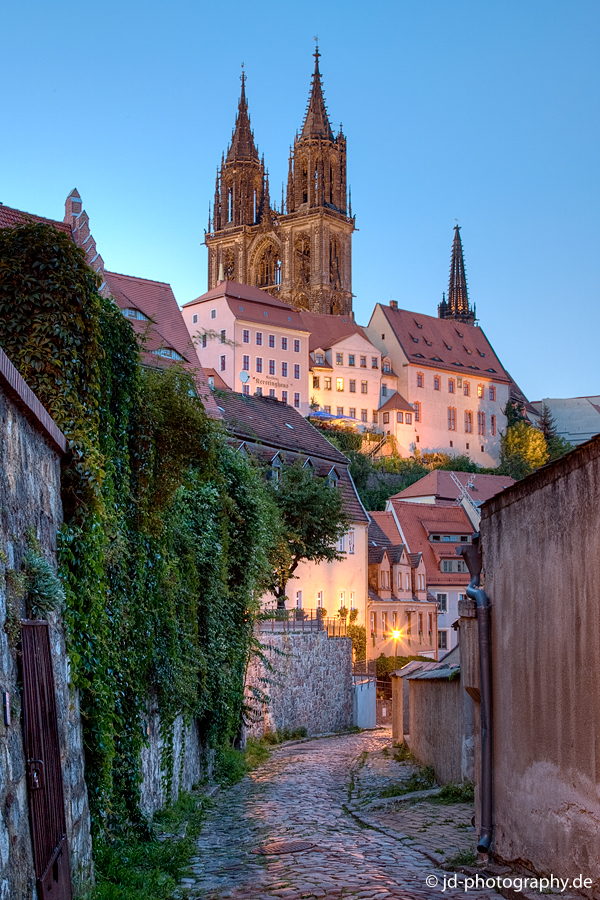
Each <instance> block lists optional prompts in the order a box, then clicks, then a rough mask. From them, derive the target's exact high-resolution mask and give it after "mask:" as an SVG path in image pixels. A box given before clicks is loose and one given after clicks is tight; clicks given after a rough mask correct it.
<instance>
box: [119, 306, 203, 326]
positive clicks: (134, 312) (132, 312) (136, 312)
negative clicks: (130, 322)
mask: <svg viewBox="0 0 600 900" xmlns="http://www.w3.org/2000/svg"><path fill="white" fill-rule="evenodd" d="M123 315H124V316H127V317H128V318H129V319H138V320H139V321H140V322H149V321H150V317H149V316H145V315H144V313H143V312H142V311H141V309H133V308H132V307H128V308H127V309H124V310H123ZM196 321H198V317H197V316H196Z"/></svg>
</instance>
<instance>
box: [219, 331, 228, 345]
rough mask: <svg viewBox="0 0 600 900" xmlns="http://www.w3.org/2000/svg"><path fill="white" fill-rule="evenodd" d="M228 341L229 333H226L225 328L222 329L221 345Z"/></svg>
mask: <svg viewBox="0 0 600 900" xmlns="http://www.w3.org/2000/svg"><path fill="white" fill-rule="evenodd" d="M226 340H227V332H226V331H225V329H224V328H222V329H221V337H220V343H221V344H224V343H225V341H226Z"/></svg>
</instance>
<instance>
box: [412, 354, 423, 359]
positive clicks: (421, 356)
mask: <svg viewBox="0 0 600 900" xmlns="http://www.w3.org/2000/svg"><path fill="white" fill-rule="evenodd" d="M413 356H418V357H419V359H425V357H424V356H423V354H422V353H413Z"/></svg>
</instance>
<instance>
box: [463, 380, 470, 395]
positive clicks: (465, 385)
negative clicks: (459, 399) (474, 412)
mask: <svg viewBox="0 0 600 900" xmlns="http://www.w3.org/2000/svg"><path fill="white" fill-rule="evenodd" d="M463 394H464V395H465V397H469V396H470V394H471V385H470V384H469V382H468V381H465V382H464V383H463Z"/></svg>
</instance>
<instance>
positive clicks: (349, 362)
mask: <svg viewBox="0 0 600 900" xmlns="http://www.w3.org/2000/svg"><path fill="white" fill-rule="evenodd" d="M354 359H355V357H354V353H349V354H348V365H349V366H353V365H355V363H354Z"/></svg>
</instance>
